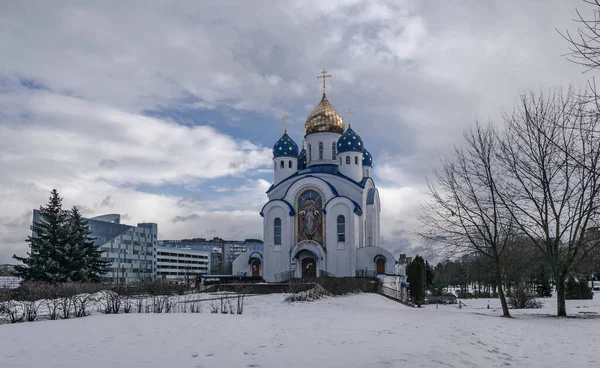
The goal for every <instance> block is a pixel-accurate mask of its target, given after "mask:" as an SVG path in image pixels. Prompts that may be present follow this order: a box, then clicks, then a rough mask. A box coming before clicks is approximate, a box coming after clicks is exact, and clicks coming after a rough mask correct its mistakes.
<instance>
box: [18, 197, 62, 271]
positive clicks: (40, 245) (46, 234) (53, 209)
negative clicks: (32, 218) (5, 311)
mask: <svg viewBox="0 0 600 368" xmlns="http://www.w3.org/2000/svg"><path fill="white" fill-rule="evenodd" d="M31 231H32V235H31V236H28V237H27V240H26V242H27V243H29V248H30V251H29V252H28V253H27V257H18V256H17V255H13V258H14V259H16V260H17V261H20V262H22V263H23V264H22V265H17V266H15V275H16V276H20V277H21V278H23V279H24V280H25V281H47V282H56V281H67V280H66V278H65V277H64V274H63V272H62V269H61V268H62V266H63V263H62V262H61V259H62V257H63V255H64V252H65V249H66V248H67V243H68V239H69V233H68V228H67V214H66V213H65V211H63V209H62V198H61V197H60V196H59V194H58V191H57V190H56V189H53V190H52V192H51V196H50V200H49V202H48V204H47V205H46V207H40V221H39V223H34V224H33V225H32V226H31Z"/></svg>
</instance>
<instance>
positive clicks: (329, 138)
mask: <svg viewBox="0 0 600 368" xmlns="http://www.w3.org/2000/svg"><path fill="white" fill-rule="evenodd" d="M341 136H342V135H341V134H339V133H331V132H319V133H312V134H309V135H307V136H306V137H305V140H306V146H305V148H306V153H307V160H308V165H309V166H310V165H316V164H331V163H334V162H335V160H336V158H337V141H338V139H340V137H341ZM319 142H321V143H323V158H320V156H319ZM309 146H310V155H309V154H308V152H309ZM333 147H335V149H336V158H334V157H333V156H332V153H333V150H332V148H333ZM309 156H310V159H309Z"/></svg>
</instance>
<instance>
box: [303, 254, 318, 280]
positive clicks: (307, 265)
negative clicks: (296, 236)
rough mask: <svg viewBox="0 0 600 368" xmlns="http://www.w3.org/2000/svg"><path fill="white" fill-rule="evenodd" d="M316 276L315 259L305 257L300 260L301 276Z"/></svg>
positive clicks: (305, 277) (307, 277)
mask: <svg viewBox="0 0 600 368" xmlns="http://www.w3.org/2000/svg"><path fill="white" fill-rule="evenodd" d="M315 277H317V260H316V259H314V258H312V257H306V258H304V259H303V260H302V278H303V279H310V278H315Z"/></svg>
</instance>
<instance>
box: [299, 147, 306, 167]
mask: <svg viewBox="0 0 600 368" xmlns="http://www.w3.org/2000/svg"><path fill="white" fill-rule="evenodd" d="M306 165H307V161H306V149H305V148H304V147H302V151H300V154H299V155H298V170H299V171H300V170H304V169H306Z"/></svg>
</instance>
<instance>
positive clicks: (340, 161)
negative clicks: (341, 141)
mask: <svg viewBox="0 0 600 368" xmlns="http://www.w3.org/2000/svg"><path fill="white" fill-rule="evenodd" d="M341 164H342V158H341V157H340V165H341Z"/></svg>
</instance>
